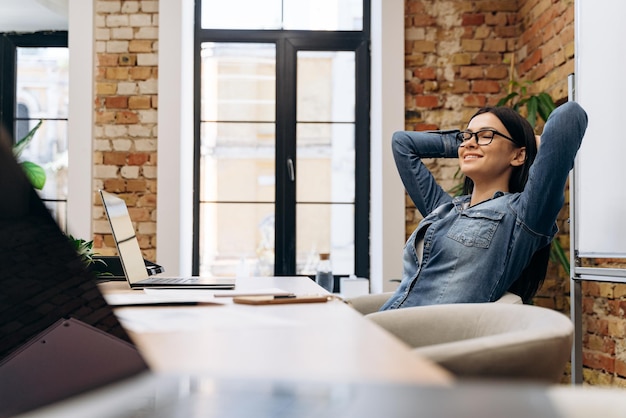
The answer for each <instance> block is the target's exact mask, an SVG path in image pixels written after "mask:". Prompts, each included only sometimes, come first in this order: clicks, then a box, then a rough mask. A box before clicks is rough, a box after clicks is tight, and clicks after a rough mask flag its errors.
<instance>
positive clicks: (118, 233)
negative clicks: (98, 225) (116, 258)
mask: <svg viewBox="0 0 626 418" xmlns="http://www.w3.org/2000/svg"><path fill="white" fill-rule="evenodd" d="M100 195H101V196H102V203H103V205H104V209H105V210H106V213H107V217H108V218H109V224H110V225H111V231H112V232H113V238H114V240H115V245H116V246H117V252H118V253H119V255H120V261H121V262H122V268H123V269H124V273H125V274H126V278H127V279H128V281H129V282H130V283H137V282H139V281H141V280H145V279H147V278H148V271H147V270H146V264H145V262H144V259H143V255H142V254H141V248H140V247H139V242H138V241H137V236H136V235H135V228H134V227H133V223H132V221H131V219H130V214H129V213H128V208H127V207H126V202H124V200H122V199H121V198H119V197H117V196H115V195H113V194H111V193H107V192H105V191H104V190H100Z"/></svg>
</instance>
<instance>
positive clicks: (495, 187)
mask: <svg viewBox="0 0 626 418" xmlns="http://www.w3.org/2000/svg"><path fill="white" fill-rule="evenodd" d="M508 191H509V184H508V181H507V182H506V183H504V184H502V183H501V182H496V183H492V184H488V185H487V184H480V185H478V184H474V190H473V191H472V198H471V199H470V205H471V206H474V205H477V204H479V203H480V202H484V201H485V200H489V199H491V198H492V197H493V195H494V194H495V193H496V192H503V193H506V192H508Z"/></svg>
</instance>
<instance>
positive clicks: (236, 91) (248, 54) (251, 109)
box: [200, 42, 276, 122]
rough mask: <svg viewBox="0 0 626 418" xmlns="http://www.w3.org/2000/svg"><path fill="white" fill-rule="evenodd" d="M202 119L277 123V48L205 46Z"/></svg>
mask: <svg viewBox="0 0 626 418" xmlns="http://www.w3.org/2000/svg"><path fill="white" fill-rule="evenodd" d="M201 88H202V91H201V100H202V104H201V116H200V117H201V119H202V120H203V121H248V122H255V121H274V120H275V117H276V109H275V105H276V48H275V46H274V44H233V43H211V42H205V43H203V44H202V87H201Z"/></svg>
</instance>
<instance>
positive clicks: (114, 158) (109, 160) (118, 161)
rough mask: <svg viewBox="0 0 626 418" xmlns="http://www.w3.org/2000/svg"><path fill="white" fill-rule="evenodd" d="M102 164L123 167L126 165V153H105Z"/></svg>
mask: <svg viewBox="0 0 626 418" xmlns="http://www.w3.org/2000/svg"><path fill="white" fill-rule="evenodd" d="M102 158H103V160H102V163H103V164H104V165H118V166H122V165H125V164H126V153H125V152H115V151H114V152H103V153H102Z"/></svg>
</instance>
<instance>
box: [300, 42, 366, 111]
mask: <svg viewBox="0 0 626 418" xmlns="http://www.w3.org/2000/svg"><path fill="white" fill-rule="evenodd" d="M354 59H355V54H354V52H352V51H348V52H345V51H299V52H298V62H297V65H298V75H297V76H298V81H297V83H298V85H297V89H298V100H297V109H298V115H297V118H298V121H299V122H311V121H320V122H354V115H355V67H354Z"/></svg>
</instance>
